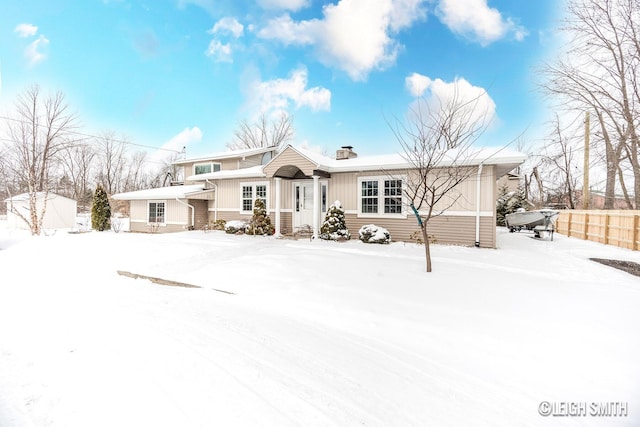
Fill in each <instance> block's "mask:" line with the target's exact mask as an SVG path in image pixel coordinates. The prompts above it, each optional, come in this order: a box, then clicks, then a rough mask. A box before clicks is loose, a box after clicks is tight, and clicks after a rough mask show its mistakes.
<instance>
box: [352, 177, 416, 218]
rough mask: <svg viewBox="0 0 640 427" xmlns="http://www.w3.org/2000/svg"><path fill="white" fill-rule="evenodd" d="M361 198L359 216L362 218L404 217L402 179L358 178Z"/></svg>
mask: <svg viewBox="0 0 640 427" xmlns="http://www.w3.org/2000/svg"><path fill="white" fill-rule="evenodd" d="M358 185H359V189H360V198H359V200H358V214H359V215H362V216H381V215H391V216H393V215H396V216H398V215H402V216H405V212H404V211H403V209H402V179H401V178H395V177H393V178H390V177H377V176H376V177H363V178H358Z"/></svg>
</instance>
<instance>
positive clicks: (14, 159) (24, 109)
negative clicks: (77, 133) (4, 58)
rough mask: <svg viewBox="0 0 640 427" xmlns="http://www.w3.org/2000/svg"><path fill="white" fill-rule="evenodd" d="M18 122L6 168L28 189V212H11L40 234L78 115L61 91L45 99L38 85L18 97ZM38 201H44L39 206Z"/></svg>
mask: <svg viewBox="0 0 640 427" xmlns="http://www.w3.org/2000/svg"><path fill="white" fill-rule="evenodd" d="M15 114H16V117H15V119H12V120H9V123H8V126H7V127H8V132H9V135H8V136H9V138H8V140H9V142H8V145H7V147H6V152H5V168H7V169H8V172H9V173H10V174H11V175H13V176H14V177H15V178H16V179H18V180H19V181H20V182H21V183H22V185H23V186H24V187H26V188H27V194H28V198H29V211H28V212H20V211H18V210H16V209H14V207H13V204H12V203H11V205H10V209H12V212H13V213H15V214H16V215H17V216H18V217H20V218H21V219H22V220H23V221H25V222H26V223H27V224H28V226H29V227H30V229H31V233H32V234H34V235H39V234H40V233H41V231H42V230H41V229H42V220H43V218H44V215H45V212H46V207H47V198H48V194H49V190H50V185H51V177H52V175H53V166H54V165H55V164H56V162H57V161H58V160H59V155H60V153H61V152H62V151H63V150H64V149H65V147H66V146H67V145H68V144H69V143H70V138H71V135H72V132H73V130H74V129H75V128H76V116H75V115H74V114H72V113H71V112H70V111H69V107H68V105H67V103H66V100H65V98H64V95H63V94H62V93H61V92H58V93H55V94H53V95H50V96H43V95H41V92H40V87H39V86H37V85H36V86H31V87H29V88H28V89H27V90H26V91H25V92H24V93H23V94H21V95H19V96H18V99H17V101H16V103H15ZM38 200H41V201H42V202H41V203H40V204H39V203H38Z"/></svg>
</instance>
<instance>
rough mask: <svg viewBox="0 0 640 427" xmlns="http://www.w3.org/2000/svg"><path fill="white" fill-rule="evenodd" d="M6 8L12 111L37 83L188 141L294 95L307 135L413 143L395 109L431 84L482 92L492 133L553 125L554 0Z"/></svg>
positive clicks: (98, 126) (186, 1)
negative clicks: (541, 87) (398, 136)
mask: <svg viewBox="0 0 640 427" xmlns="http://www.w3.org/2000/svg"><path fill="white" fill-rule="evenodd" d="M6 3H7V4H4V5H3V8H2V9H3V10H2V13H1V14H0V111H2V112H3V114H6V113H7V112H10V110H11V105H12V103H13V102H14V100H15V97H16V96H17V94H19V93H21V92H23V91H24V90H25V88H26V87H28V86H29V85H31V84H34V83H37V84H39V85H40V86H41V87H42V89H43V90H44V91H45V92H50V91H58V90H59V91H62V92H63V93H64V94H65V95H66V97H67V100H68V102H69V104H70V106H71V107H72V109H73V110H75V111H76V112H77V113H78V115H79V117H80V119H81V121H82V123H83V125H84V128H83V131H84V132H86V133H90V134H97V133H99V132H101V131H103V130H107V129H109V130H113V131H115V132H117V133H118V134H121V135H126V136H127V137H128V138H129V139H130V140H131V141H132V142H134V143H137V144H143V145H149V146H154V147H171V148H177V149H179V148H181V147H182V146H185V145H186V146H187V154H188V156H189V157H192V156H197V155H201V154H204V153H208V152H213V151H221V150H224V149H225V145H226V144H227V143H228V142H229V141H230V140H231V139H232V135H233V131H234V129H235V128H236V126H237V124H238V122H239V121H240V120H243V119H247V120H252V119H253V118H254V117H256V116H257V115H258V114H260V113H261V112H264V113H266V114H268V115H269V114H275V113H277V112H278V111H281V110H284V111H286V112H287V113H288V114H292V115H293V117H294V127H295V142H296V143H305V144H308V145H309V146H311V147H321V148H324V149H326V150H327V152H333V150H335V149H336V148H337V147H339V146H341V145H353V146H354V147H355V150H356V151H357V152H358V153H360V154H382V153H391V152H396V151H397V150H398V148H399V147H398V145H397V142H396V140H395V139H394V137H393V134H392V132H391V130H390V128H389V125H388V124H387V120H389V119H393V118H396V117H397V118H402V117H404V116H405V114H406V113H407V111H408V109H409V107H410V105H412V103H413V102H415V101H416V99H418V97H426V98H428V97H430V96H433V95H434V94H436V95H439V96H446V94H447V93H451V91H453V90H454V89H453V88H454V86H455V87H457V88H458V90H459V93H468V94H470V95H469V96H473V94H483V93H484V95H483V98H482V102H483V105H485V106H487V107H488V108H489V110H490V112H491V113H492V114H493V115H494V116H495V117H494V119H493V123H492V126H491V129H490V130H489V131H488V132H487V133H486V134H485V143H486V144H489V145H504V144H506V143H508V142H510V141H512V140H513V139H514V138H516V137H518V136H519V135H520V134H522V133H523V132H525V131H526V133H525V135H524V138H525V139H528V140H531V139H535V138H537V137H539V136H540V133H541V132H540V131H541V129H542V124H543V121H544V120H545V118H546V112H545V111H544V108H543V106H542V103H541V101H540V96H539V95H538V94H537V93H536V91H535V81H536V74H535V70H534V67H535V66H537V65H540V64H541V61H543V60H545V59H546V58H548V57H549V55H550V54H552V52H550V49H552V48H551V46H552V44H553V43H552V40H553V39H554V29H555V27H556V26H557V24H558V19H559V12H560V11H559V10H558V8H559V2H557V1H554V0H538V1H524V0H516V1H514V0H333V1H323V2H319V1H312V0H255V1H234V0H217V1H214V0H154V1H151V0H150V1H133V0H83V1H78V0H49V1H42V0H39V1H35V0H21V1H19V2H18V1H11V2H6Z"/></svg>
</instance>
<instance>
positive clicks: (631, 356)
mask: <svg viewBox="0 0 640 427" xmlns="http://www.w3.org/2000/svg"><path fill="white" fill-rule="evenodd" d="M529 236H530V235H529V234H527V233H515V234H509V233H504V232H503V230H500V231H499V238H498V241H499V246H500V248H499V249H498V250H484V249H476V248H461V247H447V246H435V247H434V248H433V253H434V273H431V274H426V273H424V272H423V271H424V260H423V258H422V257H423V248H422V247H419V246H415V245H409V244H403V243H394V244H391V245H384V246H382V245H365V244H362V243H361V242H358V241H352V242H347V243H336V242H322V241H314V242H309V241H308V240H298V241H293V240H276V239H273V238H260V237H250V236H229V235H226V234H224V233H221V232H212V233H202V232H184V233H177V234H171V235H161V234H156V235H143V234H129V233H119V234H115V233H112V232H108V233H86V234H78V235H72V234H67V233H63V232H58V233H56V235H55V236H51V237H37V238H31V237H22V236H20V235H14V234H11V233H10V232H8V231H6V230H0V271H1V274H2V276H1V278H0V426H2V427H4V426H30V425H33V426H65V427H67V426H115V425H117V426H212V425H225V426H227V425H230V426H235V425H246V426H257V425H262V426H287V425H302V426H313V425H318V426H325V425H337V426H351V425H368V426H410V425H416V426H423V425H435V426H462V425H468V426H503V425H504V426H513V425H530V426H537V425H596V426H599V425H603V426H604V425H607V426H608V425H616V426H617V425H620V426H622V425H625V426H632V425H639V424H640V364H638V362H637V361H638V360H640V338H639V337H640V309H639V307H640V278H638V277H635V276H631V275H629V274H627V273H624V272H621V271H618V270H615V269H612V268H610V267H606V266H603V265H600V264H597V263H594V262H592V261H589V260H588V259H587V258H588V257H599V258H617V259H625V260H630V261H636V262H640V254H638V253H634V252H631V251H626V250H620V249H617V248H612V247H606V246H603V245H599V244H595V243H591V242H584V241H579V240H576V239H569V238H566V237H564V236H556V238H555V241H554V242H547V241H536V240H533V239H530V238H529ZM118 270H125V271H129V272H133V273H137V274H145V275H150V276H155V277H162V278H165V279H169V280H175V281H180V282H185V283H189V284H192V285H196V286H200V287H201V289H192V288H180V287H170V286H161V285H157V284H152V283H150V282H148V281H146V280H140V279H139V280H135V279H131V278H127V277H123V276H120V275H118V274H117V273H116V272H117V271H118ZM216 289H218V290H224V291H227V292H230V293H222V292H217V291H216ZM543 401H549V402H602V401H614V402H628V415H627V416H624V417H616V418H614V417H595V416H590V415H589V414H587V415H586V416H578V417H570V416H565V417H553V416H551V417H548V418H546V417H543V416H541V415H540V414H539V413H538V409H539V405H540V404H541V402H543Z"/></svg>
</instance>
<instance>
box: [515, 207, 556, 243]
mask: <svg viewBox="0 0 640 427" xmlns="http://www.w3.org/2000/svg"><path fill="white" fill-rule="evenodd" d="M559 214H560V212H559V211H557V210H555V209H545V208H543V209H538V210H535V211H525V210H520V211H517V212H514V213H510V214H507V215H505V224H506V226H507V228H508V229H509V231H510V232H512V233H513V232H514V231H520V230H523V229H525V230H533V231H534V232H535V234H536V237H540V232H541V231H547V232H551V233H552V236H553V232H554V231H555V226H556V220H557V219H558V215H559Z"/></svg>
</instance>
